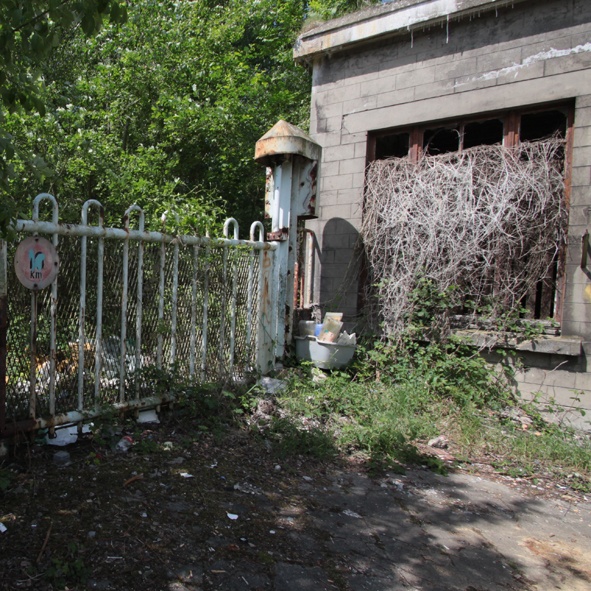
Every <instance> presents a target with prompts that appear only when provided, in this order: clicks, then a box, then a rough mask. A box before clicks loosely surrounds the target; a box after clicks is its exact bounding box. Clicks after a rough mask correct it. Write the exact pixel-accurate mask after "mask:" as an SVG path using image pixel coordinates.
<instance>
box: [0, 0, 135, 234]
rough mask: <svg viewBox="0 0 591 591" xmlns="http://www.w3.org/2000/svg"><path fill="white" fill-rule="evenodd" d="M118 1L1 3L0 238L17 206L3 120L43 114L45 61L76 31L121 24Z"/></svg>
mask: <svg viewBox="0 0 591 591" xmlns="http://www.w3.org/2000/svg"><path fill="white" fill-rule="evenodd" d="M126 16H127V10H126V7H125V4H124V3H123V2H122V1H121V0H27V1H22V0H3V1H2V2H1V3H0V190H2V192H3V195H2V207H1V208H0V235H2V234H3V233H5V232H6V231H7V228H8V224H9V222H10V221H11V220H12V219H13V218H14V217H15V215H16V211H17V203H16V201H17V200H15V199H14V198H12V199H11V198H10V196H9V195H7V194H6V192H5V191H6V188H7V183H8V181H9V179H10V178H11V177H12V174H13V169H12V166H11V161H12V160H13V159H14V156H15V153H14V150H15V148H14V144H13V141H12V136H11V134H10V133H9V132H8V130H7V129H6V117H7V115H8V114H10V113H14V112H16V111H18V110H24V112H28V113H38V114H39V115H41V116H42V115H44V114H45V112H46V105H45V101H44V96H43V94H44V88H43V68H42V67H41V64H42V63H43V61H44V60H45V58H46V57H47V56H48V55H49V54H50V53H51V52H52V50H54V49H55V48H56V47H58V46H59V45H60V44H61V43H63V40H64V39H65V38H67V37H69V36H71V35H72V34H74V33H76V32H77V31H78V30H82V31H83V32H84V34H85V35H87V36H90V35H93V34H94V33H95V32H96V31H98V30H99V29H100V27H101V26H102V24H103V22H104V21H105V20H107V21H110V22H111V23H121V22H124V21H125V19H126Z"/></svg>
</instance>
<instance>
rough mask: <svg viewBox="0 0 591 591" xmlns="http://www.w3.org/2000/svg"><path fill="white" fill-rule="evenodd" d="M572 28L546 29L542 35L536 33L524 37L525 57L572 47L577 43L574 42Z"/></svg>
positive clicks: (523, 54) (523, 53) (523, 52)
mask: <svg viewBox="0 0 591 591" xmlns="http://www.w3.org/2000/svg"><path fill="white" fill-rule="evenodd" d="M572 32H573V31H572V30H571V29H560V30H557V31H544V32H543V33H542V34H540V35H534V36H532V37H527V38H526V39H522V42H523V51H522V56H523V59H526V58H527V57H528V56H540V55H545V54H546V53H547V52H549V51H551V50H553V49H555V50H558V51H564V50H569V49H572V48H573V47H575V46H576V45H577V43H574V44H573V35H572Z"/></svg>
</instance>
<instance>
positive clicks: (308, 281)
mask: <svg viewBox="0 0 591 591" xmlns="http://www.w3.org/2000/svg"><path fill="white" fill-rule="evenodd" d="M305 232H306V238H307V240H306V242H307V243H308V244H307V247H308V248H307V253H306V254H307V264H306V270H305V275H304V281H305V285H306V289H305V294H306V295H305V298H304V308H309V307H310V306H311V305H312V294H313V293H314V289H313V287H314V232H313V231H312V230H308V229H307V228H306V230H305Z"/></svg>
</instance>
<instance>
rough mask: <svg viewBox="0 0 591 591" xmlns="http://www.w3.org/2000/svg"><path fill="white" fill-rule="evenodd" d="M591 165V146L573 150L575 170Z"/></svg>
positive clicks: (578, 147)
mask: <svg viewBox="0 0 591 591" xmlns="http://www.w3.org/2000/svg"><path fill="white" fill-rule="evenodd" d="M589 164H591V146H577V147H575V148H573V162H572V165H573V168H575V167H578V166H588V165H589Z"/></svg>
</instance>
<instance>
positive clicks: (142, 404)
mask: <svg viewBox="0 0 591 591" xmlns="http://www.w3.org/2000/svg"><path fill="white" fill-rule="evenodd" d="M175 400H176V398H175V396H174V395H172V394H165V395H163V396H150V397H146V398H142V399H141V400H131V401H129V402H126V403H123V404H121V403H115V404H113V409H114V410H115V411H118V412H127V411H131V410H141V409H145V408H155V407H157V406H160V405H162V404H168V403H170V402H174V401H175ZM103 412H104V411H103V410H102V409H100V408H96V409H94V410H87V411H83V412H80V411H77V410H73V411H69V412H66V413H63V414H59V415H55V416H53V417H49V418H43V417H40V418H38V419H27V420H24V421H17V422H13V423H11V424H9V425H6V428H5V430H4V435H5V436H9V435H14V434H16V433H19V432H21V431H35V430H37V429H53V428H55V427H59V426H63V425H72V424H76V423H82V422H83V421H88V420H91V419H93V418H95V417H98V416H100V415H101V414H102V413H103Z"/></svg>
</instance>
